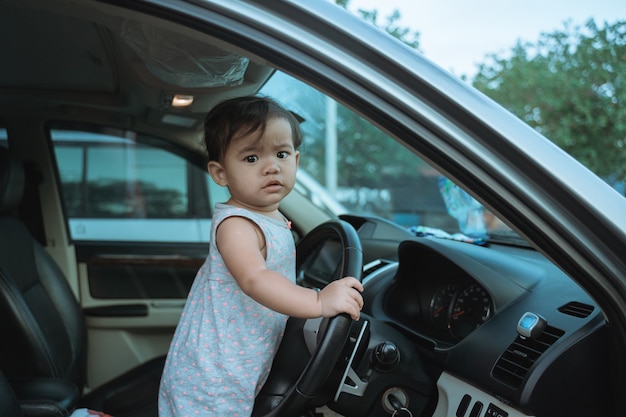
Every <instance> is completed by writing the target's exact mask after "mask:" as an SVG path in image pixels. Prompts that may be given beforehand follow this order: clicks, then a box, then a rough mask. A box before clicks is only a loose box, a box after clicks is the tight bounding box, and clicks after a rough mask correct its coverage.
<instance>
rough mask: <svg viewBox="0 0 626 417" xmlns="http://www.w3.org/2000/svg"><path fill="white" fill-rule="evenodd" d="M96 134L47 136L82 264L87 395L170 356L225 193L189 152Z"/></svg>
mask: <svg viewBox="0 0 626 417" xmlns="http://www.w3.org/2000/svg"><path fill="white" fill-rule="evenodd" d="M102 132H106V133H102ZM102 132H100V131H98V130H97V129H94V128H93V127H92V129H90V130H85V129H84V128H82V127H81V129H71V128H68V127H67V126H63V128H62V129H61V128H56V129H53V130H52V131H51V135H50V136H51V138H52V144H53V148H54V153H55V158H56V162H57V168H58V173H59V175H58V178H59V179H60V184H61V193H62V200H63V204H64V213H65V216H66V222H67V230H68V232H69V235H70V237H71V239H72V243H73V245H74V247H75V251H76V258H77V262H78V282H79V299H80V303H81V305H82V307H83V311H84V314H85V320H86V324H87V329H88V338H89V340H88V346H89V352H88V361H89V363H88V366H89V368H88V387H92V388H93V387H97V386H99V385H101V384H102V383H104V382H106V381H108V380H110V379H111V378H113V377H115V376H117V375H119V374H121V373H123V372H125V371H127V370H129V369H131V368H133V367H134V366H136V365H138V364H139V363H142V362H145V361H147V360H150V359H152V358H154V357H157V356H160V355H164V354H166V353H167V350H168V348H169V343H170V340H171V338H172V335H173V333H174V330H175V328H176V325H177V324H178V320H179V318H180V314H181V312H182V308H183V305H184V302H185V299H186V297H187V294H188V292H189V288H190V287H191V284H192V282H193V279H194V277H195V275H196V272H197V271H198V269H199V268H200V266H201V265H202V263H203V262H204V260H205V257H206V254H207V252H208V246H209V245H208V233H209V230H210V223H211V216H212V207H213V205H214V202H211V201H210V198H209V195H210V194H219V193H223V189H216V188H215V187H214V186H213V185H210V181H209V179H208V173H207V172H206V171H205V170H203V169H201V168H199V167H198V166H197V165H196V164H195V163H192V155H186V154H185V153H184V151H182V150H180V151H179V152H175V150H173V149H172V148H171V146H170V147H169V148H167V149H165V148H159V147H158V146H154V144H158V141H157V140H156V139H154V138H149V140H148V139H146V140H143V139H145V138H141V137H139V136H138V135H136V134H134V133H132V132H116V131H114V130H111V129H106V130H104V129H102ZM129 138H131V139H129ZM187 156H188V157H189V159H187ZM210 187H211V188H210ZM219 197H222V198H223V197H224V196H223V195H220V196H219ZM104 364H106V365H104Z"/></svg>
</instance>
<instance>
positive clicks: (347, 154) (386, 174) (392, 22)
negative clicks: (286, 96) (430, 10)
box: [305, 0, 421, 189]
mask: <svg viewBox="0 0 626 417" xmlns="http://www.w3.org/2000/svg"><path fill="white" fill-rule="evenodd" d="M335 2H336V4H337V5H339V6H341V7H343V8H345V9H347V8H348V5H349V0H336V1H335ZM357 13H358V14H359V15H360V16H361V18H362V19H363V20H365V21H367V22H369V23H371V24H372V25H374V26H376V27H378V28H380V29H382V30H384V31H386V32H387V33H389V34H390V35H391V36H393V37H395V38H396V39H398V40H400V41H402V42H403V43H405V44H406V45H408V46H410V47H411V48H413V49H416V50H419V33H418V32H416V31H413V30H411V29H410V28H408V27H402V26H401V25H400V24H399V21H400V18H401V15H400V12H399V11H397V10H394V11H393V13H392V14H391V15H389V16H387V17H386V18H384V19H381V18H380V15H379V13H378V11H377V10H363V9H360V10H358V12H357ZM381 20H382V22H381ZM322 123H323V122H322ZM336 130H337V136H338V138H339V141H340V143H339V149H338V153H337V156H338V161H337V163H338V172H339V181H340V184H339V185H340V186H341V185H350V186H351V187H365V188H372V189H375V188H385V186H386V184H387V179H388V178H390V177H397V176H403V177H406V176H407V175H408V176H411V177H413V178H417V177H419V166H420V162H421V161H420V160H419V159H418V158H416V157H414V156H413V155H412V154H407V152H406V149H404V147H403V146H402V145H400V144H398V143H396V142H394V141H388V140H384V139H382V137H384V136H385V134H384V133H383V132H381V131H380V130H379V129H377V128H376V127H374V126H373V125H372V124H371V123H368V122H366V121H365V120H364V119H362V118H360V117H359V116H358V115H356V114H355V113H354V112H352V111H348V110H347V109H346V108H345V107H343V106H341V105H338V106H337V126H336ZM318 137H321V135H320V136H318ZM382 146H384V149H383V148H382ZM324 151H325V148H324V143H322V142H321V141H317V142H316V143H312V144H310V145H308V147H307V150H306V152H307V154H313V155H316V157H317V158H319V155H320V154H322V153H323V152H324ZM355 155H358V157H355ZM318 160H319V159H318ZM390 160H395V161H400V160H404V161H405V163H403V164H400V165H396V166H389V164H388V161H390ZM305 164H306V163H305ZM411 165H413V166H415V167H416V168H415V170H413V171H412V172H410V173H406V172H400V169H399V168H400V166H403V167H405V168H406V167H407V166H411ZM317 168H318V169H317V170H316V169H314V168H313V167H310V166H307V169H308V170H309V172H311V173H313V175H315V176H316V177H317V178H318V180H320V181H322V182H323V178H320V173H321V172H322V171H321V168H323V167H317Z"/></svg>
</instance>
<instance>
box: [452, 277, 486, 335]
mask: <svg viewBox="0 0 626 417" xmlns="http://www.w3.org/2000/svg"><path fill="white" fill-rule="evenodd" d="M491 312H492V302H491V297H490V296H489V294H488V293H487V291H486V290H485V289H484V288H483V287H481V286H480V285H479V284H477V283H471V284H468V285H467V286H465V287H463V288H462V289H461V291H460V292H459V295H458V297H457V298H456V299H455V300H454V304H453V306H452V313H451V315H450V333H451V334H452V336H453V337H454V338H456V339H460V338H463V337H465V336H467V335H468V334H469V333H470V332H471V331H472V330H474V329H476V328H478V327H479V326H480V325H481V324H483V323H484V322H486V321H487V320H488V319H489V317H491Z"/></svg>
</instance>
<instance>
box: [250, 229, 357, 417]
mask: <svg viewBox="0 0 626 417" xmlns="http://www.w3.org/2000/svg"><path fill="white" fill-rule="evenodd" d="M327 241H334V242H338V243H339V244H340V248H341V255H342V256H341V260H340V266H339V267H338V268H337V269H336V271H335V274H334V275H335V276H333V277H332V279H339V278H342V277H345V276H353V277H355V278H356V279H358V280H359V281H360V280H361V273H362V271H363V252H362V250H361V241H360V240H359V236H358V235H357V232H356V230H355V229H354V227H352V225H350V223H348V222H346V221H344V220H331V221H328V222H325V223H322V224H321V225H319V226H317V227H316V228H315V229H313V230H312V231H311V232H310V233H308V234H307V235H306V236H305V237H304V238H302V240H300V241H299V242H298V244H297V246H296V272H297V276H306V268H308V267H310V265H311V264H312V261H313V259H312V257H313V256H315V255H317V254H318V252H319V251H320V250H321V248H322V247H323V244H324V243H326V242H327ZM318 321H319V319H312V320H304V319H297V318H294V317H291V318H289V320H287V326H286V329H285V334H284V336H283V340H282V342H281V344H280V347H279V349H278V352H277V353H276V356H275V357H274V362H273V363H272V371H271V372H270V375H269V377H268V379H267V381H266V382H265V384H264V385H263V388H262V389H261V392H260V393H259V394H258V395H257V397H256V400H255V404H254V410H253V412H252V417H273V416H297V415H302V414H303V413H304V412H305V410H307V409H308V408H310V406H311V405H312V403H313V401H314V400H315V399H316V396H318V395H319V394H320V393H321V392H322V391H323V390H324V386H325V384H326V382H327V380H328V379H329V377H330V376H331V373H332V372H333V369H334V368H335V365H336V364H337V362H338V361H339V359H340V356H341V353H342V350H343V347H344V345H345V343H346V341H347V340H348V337H349V336H350V329H351V327H352V319H351V318H350V316H348V315H347V314H340V315H337V316H335V317H331V318H325V319H322V320H321V323H320V325H319V331H318V332H317V344H316V345H315V346H313V347H311V346H310V342H309V344H308V345H307V340H305V337H306V336H305V333H306V330H305V329H306V328H307V322H308V323H311V322H313V323H317V322H318ZM314 327H317V326H314ZM309 349H312V350H313V351H312V352H311V354H310V357H309Z"/></svg>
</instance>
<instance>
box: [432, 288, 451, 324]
mask: <svg viewBox="0 0 626 417" xmlns="http://www.w3.org/2000/svg"><path fill="white" fill-rule="evenodd" d="M456 290H457V286H456V285H455V284H448V285H446V286H444V287H441V288H440V289H439V290H438V291H437V292H436V293H435V295H434V296H433V298H432V300H430V319H431V320H432V323H433V325H434V326H435V327H436V328H437V329H440V330H446V329H447V328H448V325H449V317H450V316H449V314H450V303H451V302H452V298H453V297H454V295H455V294H456Z"/></svg>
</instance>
